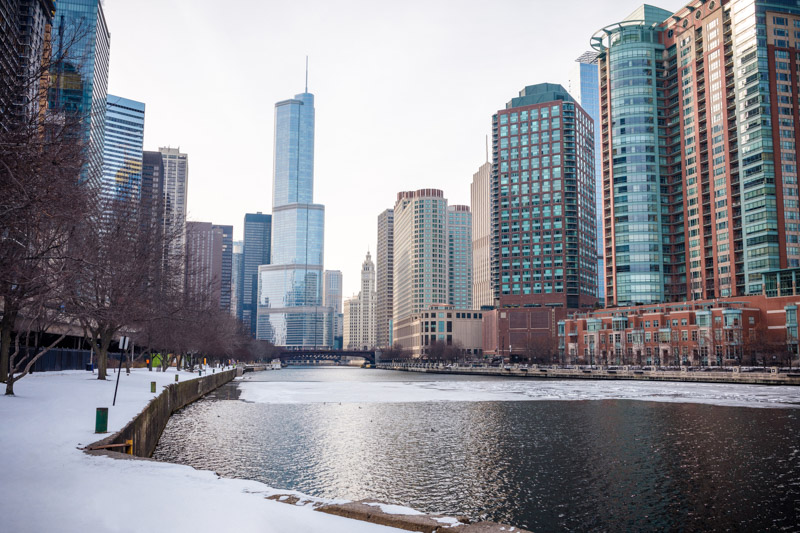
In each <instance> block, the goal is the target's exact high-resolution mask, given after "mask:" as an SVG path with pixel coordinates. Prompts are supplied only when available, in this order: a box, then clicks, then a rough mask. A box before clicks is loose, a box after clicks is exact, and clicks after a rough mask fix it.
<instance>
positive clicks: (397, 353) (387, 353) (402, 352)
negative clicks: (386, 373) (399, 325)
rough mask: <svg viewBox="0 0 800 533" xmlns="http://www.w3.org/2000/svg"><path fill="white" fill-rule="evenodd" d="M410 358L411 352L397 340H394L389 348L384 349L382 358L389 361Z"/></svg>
mask: <svg viewBox="0 0 800 533" xmlns="http://www.w3.org/2000/svg"><path fill="white" fill-rule="evenodd" d="M410 358H411V352H410V351H409V350H406V349H405V348H403V345H402V344H400V343H399V342H395V343H394V344H393V345H392V347H391V348H388V349H386V350H384V352H383V359H388V360H390V361H406V360H408V359H410Z"/></svg>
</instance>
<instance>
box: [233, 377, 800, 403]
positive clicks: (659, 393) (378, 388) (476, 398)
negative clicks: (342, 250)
mask: <svg viewBox="0 0 800 533" xmlns="http://www.w3.org/2000/svg"><path fill="white" fill-rule="evenodd" d="M239 387H240V390H241V396H240V398H241V399H243V400H245V401H249V402H255V403H321V402H332V403H335V402H341V403H371V402H389V403H397V402H444V401H452V402H486V401H530V400H606V399H621V400H646V401H656V402H677V403H705V404H713V405H730V406H741V407H780V408H798V407H800V387H789V386H775V387H773V386H765V385H738V384H716V383H714V384H708V383H679V382H676V383H672V382H654V381H599V380H598V381H588V380H586V381H571V380H569V381H567V380H565V381H541V380H535V381H522V380H513V379H505V380H499V379H495V380H486V381H474V380H469V381H466V380H465V381H457V380H448V381H429V382H428V381H407V382H399V381H382V382H376V381H369V382H358V381H338V382H337V381H334V382H264V381H262V382H257V381H247V382H242V383H241V384H240V385H239Z"/></svg>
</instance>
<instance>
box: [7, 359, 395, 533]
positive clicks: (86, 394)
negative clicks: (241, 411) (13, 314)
mask: <svg viewBox="0 0 800 533" xmlns="http://www.w3.org/2000/svg"><path fill="white" fill-rule="evenodd" d="M179 374H180V379H181V380H187V379H193V378H196V377H197V375H196V374H190V373H185V372H180V373H179ZM96 377H97V376H96V375H93V374H91V373H89V372H83V371H70V372H48V373H42V374H32V375H30V376H27V377H26V378H25V379H23V380H20V381H19V382H18V383H17V384H16V385H15V391H16V393H17V395H16V396H13V397H8V396H3V397H2V398H0V427H1V428H2V429H0V454H2V455H0V457H2V466H0V472H2V474H0V509H2V511H0V512H1V513H2V530H3V531H9V532H12V531H13V532H29V531H30V532H40V531H59V532H71V531H75V532H95V531H97V532H100V531H103V532H105V531H176V532H184V531H186V532H196V531H213V532H215V533H218V532H220V531H236V532H237V533H243V532H248V531H252V532H259V533H265V532H283V531H303V532H326V533H327V532H333V533H336V532H362V531H363V532H366V531H380V532H383V531H387V532H388V531H399V530H397V529H394V528H388V527H383V526H378V525H375V524H370V523H366V522H359V521H354V520H348V519H345V518H341V517H338V516H333V515H328V514H323V513H319V512H316V511H313V510H312V508H311V507H310V506H305V505H297V506H292V505H286V504H285V503H279V502H276V501H271V500H267V499H265V496H269V495H273V494H275V493H278V492H280V493H281V494H287V493H289V492H290V491H277V490H275V489H272V488H270V487H267V486H266V485H263V484H262V483H257V482H255V481H246V480H235V479H224V478H219V477H218V476H217V475H216V474H214V473H213V472H208V471H198V470H195V469H193V468H191V467H187V466H180V465H173V464H168V463H159V462H156V461H145V460H119V459H112V458H110V457H105V456H93V455H88V454H86V453H84V452H83V451H82V449H81V448H83V447H85V446H87V445H89V444H91V443H93V442H96V441H97V440H100V438H102V435H97V434H95V433H94V424H95V409H96V408H97V407H108V408H109V414H108V430H109V432H111V433H113V432H115V431H118V430H119V429H121V428H122V427H123V426H124V425H125V424H126V423H127V422H128V421H130V420H131V419H132V418H133V417H134V416H136V414H138V413H139V412H140V411H141V410H142V409H143V408H144V406H145V405H146V404H147V402H149V401H150V399H151V398H153V396H154V395H153V394H151V393H150V382H151V381H156V382H157V387H156V389H157V392H159V393H160V392H161V388H162V387H163V386H165V385H168V384H170V383H174V382H175V372H174V371H172V370H170V371H169V372H167V373H160V372H148V371H147V370H134V371H133V372H132V373H131V375H126V374H125V373H124V372H123V374H122V375H121V376H120V382H119V392H118V393H117V402H116V406H115V407H112V406H111V401H112V399H113V396H114V384H115V379H116V375H115V374H114V373H113V372H112V374H111V375H110V376H109V380H108V381H105V382H103V381H98V380H97V379H96ZM306 501H307V500H306Z"/></svg>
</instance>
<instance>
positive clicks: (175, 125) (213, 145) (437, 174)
mask: <svg viewBox="0 0 800 533" xmlns="http://www.w3.org/2000/svg"><path fill="white" fill-rule="evenodd" d="M641 3H642V2H641V1H638V2H637V1H631V0H616V1H610V0H594V1H592V0H586V1H583V0H581V1H577V0H576V1H572V0H565V1H547V2H544V1H540V0H529V1H518V0H494V1H492V2H487V1H486V0H481V1H474V0H460V1H443V0H427V1H419V0H402V1H399V0H395V1H391V2H387V1H378V0H343V1H336V0H293V1H291V2H286V1H277V0H259V1H255V0H226V1H225V2H219V1H218V0H215V1H211V0H194V1H192V0H182V1H178V0H136V1H135V2H134V1H131V0H105V1H104V3H103V7H104V10H105V15H106V21H107V23H108V27H109V30H110V32H111V54H110V66H109V85H108V92H109V94H113V95H116V96H122V97H125V98H130V99H133V100H138V101H141V102H144V103H145V104H146V113H145V135H144V149H145V150H157V149H158V147H160V146H172V147H180V149H181V151H183V152H185V153H187V154H188V156H189V189H188V190H189V195H188V216H187V220H199V221H204V222H213V223H215V224H228V225H233V226H234V239H235V240H239V239H241V238H242V230H243V228H242V226H243V220H244V215H245V213H255V212H258V211H261V212H264V213H271V212H272V163H273V157H272V152H273V145H274V106H275V103H276V102H279V101H282V100H286V99H289V98H292V97H294V95H296V94H299V93H302V92H303V91H304V83H305V60H306V56H308V58H309V59H308V62H309V72H308V91H309V92H311V93H313V94H314V95H315V107H316V138H315V168H314V172H315V175H314V202H315V203H320V204H323V205H325V269H327V270H341V271H342V274H343V284H344V291H343V295H344V297H345V298H347V297H349V296H351V295H353V294H355V293H356V292H357V291H358V290H359V280H360V270H361V264H362V262H363V261H364V257H365V255H366V253H367V251H368V250H369V251H370V252H371V253H372V255H373V260H374V257H375V249H376V241H377V218H378V215H379V214H380V213H381V212H382V211H383V210H385V209H387V208H392V207H394V203H395V200H396V198H397V193H398V192H399V191H405V190H416V189H422V188H436V189H441V190H442V191H444V195H445V198H447V199H448V203H449V204H450V205H453V204H466V205H469V202H470V198H469V190H470V183H471V181H472V176H473V174H474V173H475V172H476V171H477V169H478V167H479V166H480V165H482V164H483V163H484V162H485V161H486V138H487V136H488V135H490V133H491V129H490V128H491V118H492V114H493V113H495V112H497V111H498V110H499V109H503V108H504V107H505V104H506V103H507V102H508V101H509V100H511V98H513V97H515V96H517V95H518V93H519V91H520V90H521V89H522V88H523V87H525V86H526V85H533V84H536V83H544V82H550V83H561V84H562V85H564V87H565V88H567V89H569V86H568V80H569V77H570V73H571V71H572V69H573V66H574V64H575V59H576V58H577V57H578V56H579V55H581V54H582V53H583V52H585V51H586V50H589V49H590V47H589V39H590V38H591V36H592V34H593V33H594V32H595V31H597V30H599V29H600V28H602V27H603V26H606V25H608V24H612V23H614V22H618V21H620V20H622V19H623V18H625V17H626V16H627V15H628V14H629V13H630V12H632V11H633V10H634V9H635V8H636V7H638V6H639V5H641ZM684 4H685V2H683V1H675V0H668V1H663V2H660V3H658V4H657V5H658V6H659V7H662V8H664V9H668V10H673V11H674V10H677V9H678V8H680V7H681V6H683V5H684Z"/></svg>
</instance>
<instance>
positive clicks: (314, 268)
mask: <svg viewBox="0 0 800 533" xmlns="http://www.w3.org/2000/svg"><path fill="white" fill-rule="evenodd" d="M274 154H275V156H274V157H275V162H274V165H273V181H272V257H271V261H270V263H271V264H269V265H261V266H259V268H258V324H257V328H256V338H258V339H262V340H268V341H270V342H272V343H273V344H275V345H277V346H286V347H290V348H298V349H299V348H315V347H317V348H323V347H325V348H327V347H330V345H331V343H332V323H331V316H332V315H331V311H330V309H328V308H326V307H324V306H323V303H322V285H323V275H324V274H323V272H324V271H323V265H322V257H323V237H324V224H325V208H324V206H322V205H319V204H314V203H313V201H314V95H313V94H310V93H308V92H304V93H301V94H298V95H296V96H295V97H294V98H293V99H291V100H284V101H282V102H278V103H277V104H275V152H274Z"/></svg>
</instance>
